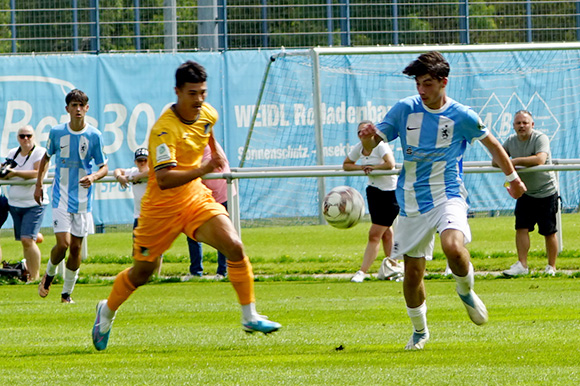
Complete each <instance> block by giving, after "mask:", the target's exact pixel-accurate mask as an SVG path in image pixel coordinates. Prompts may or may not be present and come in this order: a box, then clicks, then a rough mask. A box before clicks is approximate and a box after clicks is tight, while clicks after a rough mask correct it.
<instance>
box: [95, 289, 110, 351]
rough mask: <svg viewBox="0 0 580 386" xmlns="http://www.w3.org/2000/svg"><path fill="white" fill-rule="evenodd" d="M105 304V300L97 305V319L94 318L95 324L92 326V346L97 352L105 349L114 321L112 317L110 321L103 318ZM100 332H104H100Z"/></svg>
mask: <svg viewBox="0 0 580 386" xmlns="http://www.w3.org/2000/svg"><path fill="white" fill-rule="evenodd" d="M106 304H107V301H106V300H101V301H100V302H99V304H97V317H96V318H95V324H94V325H93V345H94V346H95V348H96V349H97V350H99V351H101V350H104V349H106V348H107V344H108V343H109V334H110V333H111V327H112V325H113V320H115V316H114V315H113V317H112V318H110V319H109V318H107V317H105V316H103V312H102V311H103V307H105V306H106ZM101 327H103V328H101ZM101 330H104V331H106V332H101Z"/></svg>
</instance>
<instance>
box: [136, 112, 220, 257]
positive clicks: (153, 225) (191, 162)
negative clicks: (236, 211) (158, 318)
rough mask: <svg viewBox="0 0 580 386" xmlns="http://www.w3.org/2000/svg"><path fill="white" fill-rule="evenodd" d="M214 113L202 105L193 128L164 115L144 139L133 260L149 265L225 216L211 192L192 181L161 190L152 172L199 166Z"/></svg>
mask: <svg viewBox="0 0 580 386" xmlns="http://www.w3.org/2000/svg"><path fill="white" fill-rule="evenodd" d="M217 119H218V114H217V111H216V110H215V109H214V108H213V107H212V106H211V105H209V104H208V103H204V104H203V106H202V111H201V113H200V116H199V118H198V119H197V121H195V122H194V123H192V124H186V123H184V122H182V121H181V120H180V119H179V117H178V116H177V115H176V114H175V113H174V112H173V110H172V109H168V110H167V111H166V112H165V113H163V115H161V117H159V120H158V121H157V122H156V123H155V125H154V126H153V128H152V129H151V133H150V134H149V161H148V162H149V180H148V182H147V190H146V192H145V195H144V196H143V199H142V201H141V215H140V217H139V225H138V226H137V228H136V229H135V240H134V249H135V250H134V252H135V253H134V257H135V258H136V259H137V260H147V261H154V260H155V259H156V258H157V257H159V256H160V255H161V254H162V253H163V252H165V250H167V249H168V248H169V247H170V246H171V244H172V243H173V241H174V240H175V238H176V237H177V236H178V235H179V233H181V232H184V233H185V234H186V235H188V236H189V237H193V236H194V233H195V230H196V229H197V228H198V227H199V226H201V225H202V224H203V223H204V222H206V221H207V220H209V219H210V218H212V217H214V216H217V215H219V214H225V215H227V211H226V210H225V208H224V207H223V206H222V205H220V204H218V203H216V202H215V200H214V199H213V197H212V194H211V191H210V190H209V189H208V188H207V187H205V185H203V184H202V183H201V178H197V179H195V180H193V181H190V182H188V183H187V184H184V185H181V186H178V187H175V188H171V189H165V190H161V189H160V188H159V185H158V184H157V179H156V178H155V170H158V169H160V168H164V167H173V168H175V169H177V170H185V169H191V168H197V167H199V166H200V165H201V159H202V156H203V151H204V148H205V147H206V146H207V143H208V140H209V137H210V135H211V130H212V127H213V125H214V124H215V123H216V121H217Z"/></svg>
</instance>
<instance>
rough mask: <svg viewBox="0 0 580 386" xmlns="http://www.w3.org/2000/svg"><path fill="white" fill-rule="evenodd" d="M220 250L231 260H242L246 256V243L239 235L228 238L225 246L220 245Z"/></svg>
mask: <svg viewBox="0 0 580 386" xmlns="http://www.w3.org/2000/svg"><path fill="white" fill-rule="evenodd" d="M220 251H221V252H222V253H223V254H224V255H225V256H226V258H227V259H228V260H231V261H241V260H243V259H244V257H245V252H244V244H243V243H242V240H240V239H239V238H237V237H236V238H233V239H230V240H228V242H227V243H226V245H224V246H223V248H221V247H220Z"/></svg>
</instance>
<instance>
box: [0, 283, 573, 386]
mask: <svg viewBox="0 0 580 386" xmlns="http://www.w3.org/2000/svg"><path fill="white" fill-rule="evenodd" d="M426 287H427V292H428V307H429V313H428V316H429V326H430V330H431V335H432V337H431V341H430V342H429V343H428V344H427V346H426V347H425V349H424V350H423V351H420V352H407V351H405V350H403V347H404V345H405V344H406V342H407V340H408V338H409V336H410V332H411V330H410V329H411V327H410V323H409V321H408V317H407V315H406V311H405V307H404V302H403V298H402V294H401V289H402V288H401V283H396V282H378V281H372V282H366V283H364V284H355V283H350V282H345V281H337V280H335V279H328V280H324V281H317V282H312V281H296V282H263V283H257V285H256V292H257V297H258V310H259V311H260V312H262V313H264V314H266V315H268V316H269V317H270V318H271V319H273V320H276V321H278V322H280V323H282V324H283V328H282V329H281V330H280V331H279V332H277V333H275V334H271V335H269V336H264V335H262V334H259V335H258V334H254V335H248V334H245V333H244V332H243V331H242V330H241V328H240V323H239V317H240V314H239V311H238V306H237V305H236V303H235V295H234V292H233V290H232V288H231V286H230V285H229V283H226V282H209V281H207V282H185V283H165V284H159V283H155V284H149V285H146V286H144V287H142V288H140V289H139V290H138V291H137V292H136V293H135V294H134V295H133V296H132V297H131V298H130V299H129V300H128V301H127V302H126V303H125V304H124V305H123V306H122V308H121V309H120V311H119V314H118V316H117V320H116V321H115V324H114V328H113V330H112V333H111V339H110V341H109V347H108V348H107V350H105V351H103V352H97V351H95V350H94V349H93V347H92V344H91V339H90V330H91V326H92V323H93V320H94V312H95V305H96V303H97V301H98V300H99V299H101V298H103V297H106V296H107V294H108V293H109V290H110V286H108V285H102V284H100V285H95V284H85V285H79V286H78V288H77V289H76V290H75V295H76V296H75V299H77V304H73V305H63V304H61V303H59V302H58V294H59V290H60V286H58V285H56V286H55V288H53V291H52V292H51V294H49V296H48V298H47V299H41V298H39V297H38V295H37V294H36V287H35V286H0V298H1V299H2V301H1V302H0V329H1V331H2V335H1V338H0V339H1V343H0V358H1V362H0V363H1V369H2V371H1V373H0V380H1V382H0V383H1V384H3V385H8V384H33V385H70V384H74V385H104V384H109V385H277V384H283V385H330V384H337V385H360V384H377V385H384V384H395V385H444V384H448V385H575V384H578V383H579V382H580V366H579V365H578V364H579V363H580V351H579V350H578V347H579V346H580V315H579V313H578V304H579V300H580V291H579V286H578V280H576V279H570V278H562V277H556V278H552V277H550V278H548V277H542V278H518V279H514V280H477V281H476V289H477V291H478V293H479V294H480V296H481V298H482V299H483V300H484V301H485V302H486V304H487V306H488V310H489V314H490V321H489V323H488V324H487V325H485V326H483V327H478V326H476V325H474V324H473V323H471V322H470V321H469V319H468V317H467V314H466V312H465V310H464V308H463V306H462V304H461V302H460V301H459V299H458V297H457V295H455V291H454V282H453V281H452V280H449V279H436V280H429V281H427V282H426Z"/></svg>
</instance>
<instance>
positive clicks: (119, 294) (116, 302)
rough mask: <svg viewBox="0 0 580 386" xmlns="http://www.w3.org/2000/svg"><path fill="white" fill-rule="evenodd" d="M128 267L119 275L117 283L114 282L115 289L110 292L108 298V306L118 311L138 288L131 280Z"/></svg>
mask: <svg viewBox="0 0 580 386" xmlns="http://www.w3.org/2000/svg"><path fill="white" fill-rule="evenodd" d="M130 269H131V268H127V269H126V270H124V271H123V272H121V273H120V274H118V275H117V278H116V279H115V283H114V284H113V289H112V290H111V293H110V294H109V298H108V299H107V307H109V309H110V310H111V311H117V309H118V308H119V307H120V306H121V304H123V303H124V302H125V300H127V299H128V298H129V296H131V294H132V293H133V292H134V291H135V290H136V289H137V287H135V286H134V285H133V283H131V280H129V270H130Z"/></svg>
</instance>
